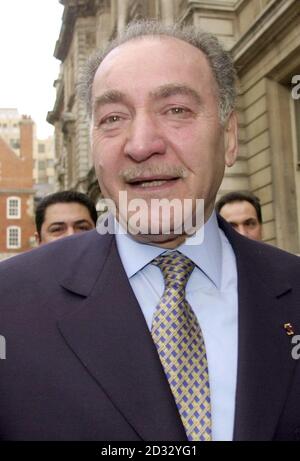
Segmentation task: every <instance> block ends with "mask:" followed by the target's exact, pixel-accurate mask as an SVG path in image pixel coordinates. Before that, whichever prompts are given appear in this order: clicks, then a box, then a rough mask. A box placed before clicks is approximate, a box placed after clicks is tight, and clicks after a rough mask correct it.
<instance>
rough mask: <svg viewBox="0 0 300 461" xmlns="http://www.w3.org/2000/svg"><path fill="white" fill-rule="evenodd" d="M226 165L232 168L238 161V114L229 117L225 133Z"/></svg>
mask: <svg viewBox="0 0 300 461" xmlns="http://www.w3.org/2000/svg"><path fill="white" fill-rule="evenodd" d="M224 143H225V164H226V166H228V167H231V166H232V165H233V164H234V162H235V161H236V158H237V154H238V123H237V116H236V112H234V111H232V112H231V114H230V115H229V117H228V119H227V121H226V125H225V132H224Z"/></svg>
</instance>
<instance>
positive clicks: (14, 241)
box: [6, 226, 21, 249]
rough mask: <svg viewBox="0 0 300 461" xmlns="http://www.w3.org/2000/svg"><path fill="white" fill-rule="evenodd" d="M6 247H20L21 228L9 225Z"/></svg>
mask: <svg viewBox="0 0 300 461" xmlns="http://www.w3.org/2000/svg"><path fill="white" fill-rule="evenodd" d="M6 247H7V248H8V249H17V248H21V228H20V227H18V226H10V227H8V228H7V234H6Z"/></svg>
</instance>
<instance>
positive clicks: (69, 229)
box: [65, 226, 75, 237]
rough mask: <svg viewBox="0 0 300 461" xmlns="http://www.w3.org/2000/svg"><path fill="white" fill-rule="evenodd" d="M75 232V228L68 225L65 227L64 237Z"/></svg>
mask: <svg viewBox="0 0 300 461" xmlns="http://www.w3.org/2000/svg"><path fill="white" fill-rule="evenodd" d="M73 234H75V229H74V227H73V226H68V227H67V229H66V233H65V237H69V236H70V235H73Z"/></svg>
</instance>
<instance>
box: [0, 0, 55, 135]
mask: <svg viewBox="0 0 300 461" xmlns="http://www.w3.org/2000/svg"><path fill="white" fill-rule="evenodd" d="M62 14H63V6H62V5H61V4H60V3H59V0H0V60H1V61H0V108H17V109H18V110H19V114H26V115H31V117H32V119H33V120H34V121H35V123H36V126H37V135H38V137H39V138H46V137H48V136H49V135H51V134H52V133H53V126H52V125H50V124H49V123H47V122H46V117H47V112H48V111H49V110H51V109H52V108H53V105H54V102H55V89H54V87H53V82H54V80H55V79H56V78H57V77H58V74H59V66H60V61H59V60H57V59H56V58H54V56H53V53H54V48H55V43H56V40H57V39H58V36H59V31H60V28H61V18H62Z"/></svg>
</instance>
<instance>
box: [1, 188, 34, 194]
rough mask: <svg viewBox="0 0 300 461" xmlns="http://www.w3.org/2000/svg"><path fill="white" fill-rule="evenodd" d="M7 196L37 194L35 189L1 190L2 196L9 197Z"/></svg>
mask: <svg viewBox="0 0 300 461" xmlns="http://www.w3.org/2000/svg"><path fill="white" fill-rule="evenodd" d="M7 194H16V195H18V194H32V195H34V194H35V190H34V189H13V188H1V189H0V195H7Z"/></svg>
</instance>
